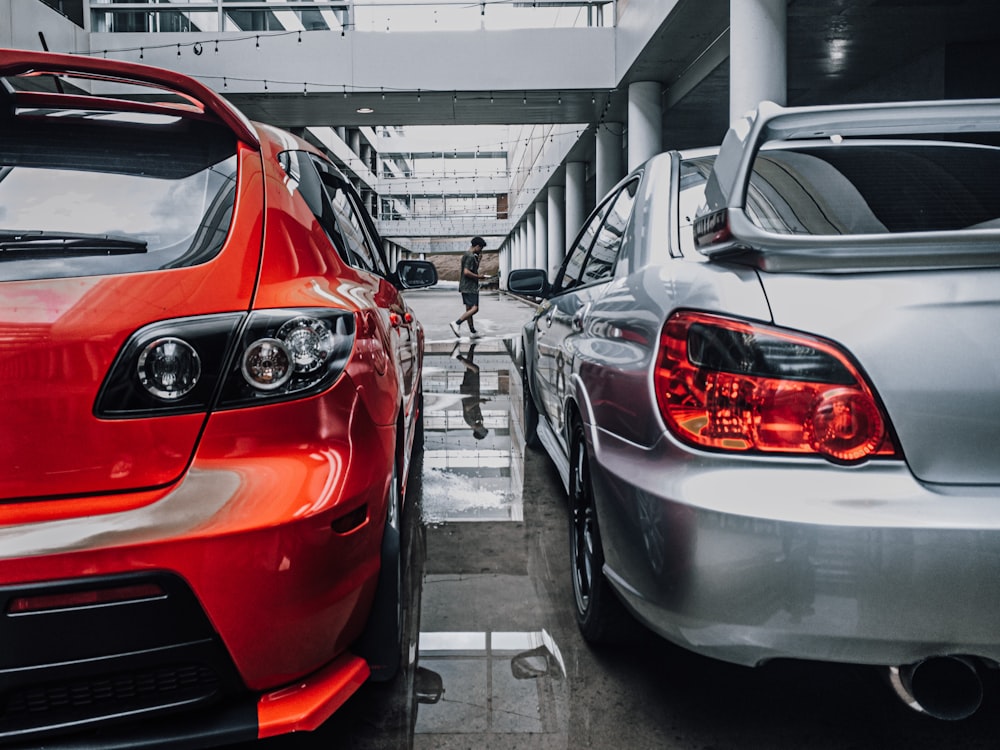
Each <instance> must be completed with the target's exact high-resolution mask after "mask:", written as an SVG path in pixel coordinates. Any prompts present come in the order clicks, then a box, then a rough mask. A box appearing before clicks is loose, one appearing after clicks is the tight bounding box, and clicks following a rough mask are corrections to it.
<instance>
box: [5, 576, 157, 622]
mask: <svg viewBox="0 0 1000 750" xmlns="http://www.w3.org/2000/svg"><path fill="white" fill-rule="evenodd" d="M164 596H166V592H165V591H164V590H163V589H162V588H160V587H159V586H158V585H156V584H155V583H143V584H136V585H133V586H116V587H114V588H108V589H86V590H83V591H68V592H64V593H60V594H39V595H36V596H19V597H17V598H15V599H11V601H10V603H9V604H8V605H7V612H8V613H10V614H12V615H23V614H28V613H31V612H46V611H51V610H54V609H77V608H81V607H97V606H100V605H102V604H118V603H121V602H128V601H139V600H143V599H158V598H161V597H164Z"/></svg>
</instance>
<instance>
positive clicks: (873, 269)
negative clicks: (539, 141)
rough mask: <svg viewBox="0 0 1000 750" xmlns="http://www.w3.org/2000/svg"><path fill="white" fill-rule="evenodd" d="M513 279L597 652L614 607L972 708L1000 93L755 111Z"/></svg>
mask: <svg viewBox="0 0 1000 750" xmlns="http://www.w3.org/2000/svg"><path fill="white" fill-rule="evenodd" d="M508 288H509V290H510V291H513V292H519V293H521V294H526V295H532V296H535V297H537V298H540V299H541V300H542V301H541V304H540V306H539V308H538V311H537V313H536V315H535V316H534V317H533V319H532V320H531V321H530V323H529V324H528V325H527V326H526V327H525V330H524V342H523V343H524V356H525V386H526V388H525V391H526V394H527V397H526V404H525V408H526V419H527V421H528V423H529V429H528V437H529V439H530V440H537V441H539V442H540V443H541V444H542V445H544V447H545V450H546V452H547V453H548V455H549V456H550V457H551V459H552V460H553V462H554V463H555V465H556V467H557V468H558V470H559V473H560V475H561V477H562V481H563V484H564V485H565V489H566V492H567V495H568V503H569V517H570V535H569V537H570V544H569V551H570V555H571V560H572V571H573V589H574V592H575V600H576V614H577V620H578V623H579V626H580V629H581V631H582V633H583V635H584V636H585V637H586V638H587V639H588V640H590V641H593V642H601V641H606V640H613V639H614V638H615V636H616V635H617V634H618V633H620V632H621V626H622V625H623V623H624V622H625V620H623V615H624V613H625V612H628V613H631V615H633V616H634V617H636V618H638V620H640V621H641V622H642V623H644V624H645V625H647V626H648V627H649V628H651V629H652V630H654V631H655V632H657V633H658V634H660V635H661V636H663V637H665V638H667V639H669V640H670V641H673V642H674V643H676V644H679V645H680V646H682V647H684V648H687V649H690V650H692V651H695V652H697V653H700V654H703V655H706V656H709V657H714V658H717V659H722V660H725V661H729V662H734V663H737V664H743V665H759V664H762V663H764V662H767V661H768V660H772V659H778V658H794V659H807V660H820V661H834V662H844V663H854V664H865V665H878V666H880V667H885V668H886V673H887V674H888V676H889V677H890V680H891V682H892V684H893V686H894V687H895V688H896V691H897V693H898V694H899V695H900V697H901V698H903V699H904V700H905V701H906V702H907V703H908V704H909V705H910V706H911V707H913V708H915V709H917V710H920V711H924V712H926V713H928V714H930V715H933V716H936V717H940V718H950V719H956V718H964V717H966V716H968V715H970V714H971V713H972V712H974V711H975V710H976V708H977V707H978V706H979V704H980V702H981V700H982V696H983V680H984V679H985V676H986V675H987V674H990V673H992V674H996V672H995V669H993V670H990V669H989V668H990V667H993V668H996V667H997V662H998V660H1000V626H998V623H1000V101H967V102H924V103H897V104H886V105H853V106H841V107H812V108H787V109H786V108H782V107H778V106H777V105H773V104H770V103H764V104H762V105H761V106H760V108H759V109H758V110H757V112H756V113H755V114H754V116H752V117H749V118H748V119H747V120H745V121H741V122H739V123H737V124H736V125H734V127H733V128H732V129H731V130H730V132H729V134H728V135H727V136H726V139H725V141H724V142H723V145H722V146H721V148H720V149H714V150H699V151H690V152H668V153H663V154H660V155H658V156H655V157H654V158H652V159H650V160H649V161H648V162H647V163H645V164H644V165H643V166H641V167H640V168H638V169H636V170H635V171H634V172H633V173H632V174H630V175H629V176H628V177H626V178H625V179H624V180H622V181H621V182H620V183H619V184H618V185H617V186H616V187H615V188H614V189H613V190H612V191H611V192H610V193H609V194H608V195H607V196H606V197H605V198H604V199H603V200H602V201H601V202H600V204H599V205H598V206H597V208H596V209H595V211H594V212H593V213H592V214H591V216H590V217H589V219H588V220H587V222H586V224H585V225H584V227H583V229H582V230H581V231H580V234H579V235H578V237H577V238H576V240H575V241H574V243H573V245H572V246H571V247H570V248H569V249H568V252H567V257H566V259H565V261H564V263H563V264H562V266H561V268H560V269H559V271H558V272H557V273H556V275H555V278H554V279H552V281H551V283H550V281H549V280H548V279H547V277H546V274H545V273H544V272H543V271H540V270H532V269H522V270H516V271H513V272H511V273H510V277H509V280H508ZM533 422H537V427H535V428H534V429H532V424H533ZM622 605H624V606H622Z"/></svg>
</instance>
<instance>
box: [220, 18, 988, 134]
mask: <svg viewBox="0 0 1000 750" xmlns="http://www.w3.org/2000/svg"><path fill="white" fill-rule="evenodd" d="M626 12H627V10H626ZM787 23H788V25H787V38H788V48H787V54H788V59H787V71H788V74H787V75H788V88H787V103H788V104H791V105H800V104H818V103H825V102H842V101H848V100H850V101H864V100H871V99H875V98H878V99H908V98H941V97H949V98H956V97H966V96H969V97H972V96H976V97H978V96H1000V79H998V77H997V76H996V75H995V74H994V72H993V71H995V70H996V63H997V62H998V61H1000V39H998V37H1000V31H997V29H1000V3H997V2H996V0H954V1H953V2H941V1H937V0H935V1H930V0H790V2H789V4H788V20H787ZM728 24H729V2H728V0H710V1H709V2H706V1H705V0H680V1H679V2H678V3H677V4H676V6H675V8H674V10H673V11H672V12H671V14H670V15H669V16H668V17H667V18H666V19H665V20H664V21H663V23H662V24H661V26H660V28H659V29H658V30H657V31H656V33H654V34H653V35H652V38H651V41H650V42H649V44H648V45H647V47H646V48H645V49H644V50H643V52H642V53H641V54H640V55H639V56H638V58H637V59H636V61H635V63H634V64H633V65H632V66H631V68H630V69H629V70H627V71H626V72H625V74H624V77H623V79H622V80H621V81H620V83H619V85H618V86H617V87H616V88H615V89H613V90H610V91H593V90H586V91H565V90H563V91H554V90H517V91H475V90H466V91H446V92H433V91H423V92H421V95H420V97H419V98H418V97H416V96H414V94H413V92H405V93H398V92H396V93H393V92H385V93H379V92H372V93H367V94H366V93H361V92H355V93H352V94H351V96H350V98H349V99H347V98H345V97H344V96H342V95H340V94H336V93H330V94H320V93H310V95H309V96H301V95H295V94H271V95H263V94H234V95H232V96H231V97H230V98H232V100H233V101H234V103H235V104H237V105H238V106H239V107H241V108H242V109H243V110H244V111H246V112H247V113H248V114H249V115H250V116H251V117H255V118H259V119H262V120H265V121H269V122H275V123H276V124H283V125H286V126H296V125H301V124H303V123H310V124H316V125H326V124H331V123H334V124H337V125H347V126H358V125H373V126H374V125H382V124H384V125H404V126H405V125H478V124H519V123H529V124H530V123H535V124H544V123H587V124H590V125H591V126H593V125H594V124H595V123H599V122H602V121H604V122H625V121H626V120H627V116H626V110H627V87H628V84H629V83H631V82H633V81H650V80H656V81H659V82H660V83H661V84H662V85H663V88H664V98H665V101H666V103H667V104H666V106H665V108H664V127H663V136H664V147H666V148H672V147H685V146H693V145H702V144H705V143H708V142H717V141H718V140H720V139H721V137H722V135H723V134H724V132H725V129H726V127H727V125H728V117H729V109H728V102H729V94H728V91H729V66H728V59H727V57H726V50H727V49H728ZM719 45H726V46H725V47H724V48H721V54H720V46H719ZM553 64H558V61H554V62H553ZM921 65H924V66H926V67H927V69H928V71H930V73H929V75H930V77H932V78H933V77H937V78H938V79H939V80H936V81H933V80H931V81H929V80H928V76H925V75H920V74H919V73H918V74H916V75H914V76H911V77H910V79H911V80H913V79H915V80H919V81H920V86H916V87H912V86H907V85H906V84H905V83H904V84H901V85H900V84H888V85H887V84H886V83H884V82H885V81H887V80H902V81H906V80H908V78H907V76H905V75H904V76H902V77H896V76H894V73H895V72H898V71H899V70H902V69H905V68H906V67H907V66H921ZM365 106H369V107H371V108H373V109H375V110H376V113H377V115H376V116H377V120H376V121H373V120H372V119H371V116H370V115H363V114H359V113H358V112H357V110H358V109H359V108H362V107H365Z"/></svg>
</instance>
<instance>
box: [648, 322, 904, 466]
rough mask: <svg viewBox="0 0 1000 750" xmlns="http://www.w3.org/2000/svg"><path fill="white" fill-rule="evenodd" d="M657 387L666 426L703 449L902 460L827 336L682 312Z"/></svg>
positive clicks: (664, 342) (669, 336)
mask: <svg viewBox="0 0 1000 750" xmlns="http://www.w3.org/2000/svg"><path fill="white" fill-rule="evenodd" d="M654 385H655V388H656V397H657V402H658V404H659V407H660V412H661V414H662V415H663V419H664V420H665V421H666V424H667V427H668V428H669V429H670V430H671V432H673V433H674V434H675V435H677V436H678V437H679V438H681V439H682V440H684V441H686V442H688V443H691V444H693V445H696V446H698V447H703V448H711V449H717V450H726V451H745V452H762V453H793V454H811V455H821V456H824V457H826V458H828V459H830V460H832V461H837V462H843V463H856V462H858V461H863V460H865V459H867V458H870V457H872V456H896V455H897V451H896V447H895V445H894V443H893V440H892V438H891V435H890V430H889V428H888V421H887V419H886V417H885V415H884V414H883V413H882V409H881V408H880V407H879V405H878V403H877V402H876V400H875V396H874V394H873V393H872V391H871V389H870V388H869V387H868V385H867V384H866V383H865V380H864V378H862V377H861V375H860V373H859V372H858V370H857V369H856V368H855V367H854V365H853V364H852V363H851V361H850V360H849V359H848V357H847V356H846V355H845V354H844V353H843V352H842V351H840V350H839V349H838V348H837V347H836V346H835V345H833V344H831V343H829V342H826V341H823V340H821V339H817V338H813V337H810V336H805V335H802V334H797V333H792V332H788V331H783V330H780V329H777V328H771V327H768V326H762V325H758V324H751V323H747V322H744V321H739V320H731V319H728V318H722V317H718V316H713V315H706V314H702V313H694V312H681V313H676V314H675V315H673V316H671V318H670V319H669V320H668V321H667V323H666V325H665V326H664V328H663V333H662V334H661V349H660V357H659V362H658V363H657V367H656V371H655V374H654Z"/></svg>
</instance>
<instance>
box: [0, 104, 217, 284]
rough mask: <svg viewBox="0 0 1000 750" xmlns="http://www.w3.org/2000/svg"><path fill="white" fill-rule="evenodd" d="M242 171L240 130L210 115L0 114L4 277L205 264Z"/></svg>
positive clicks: (0, 219)
mask: <svg viewBox="0 0 1000 750" xmlns="http://www.w3.org/2000/svg"><path fill="white" fill-rule="evenodd" d="M236 170H237V159H236V141H235V138H234V136H233V135H232V134H231V133H229V132H228V131H226V130H225V129H223V128H221V127H218V126H214V125H210V124H205V123H198V122H192V121H174V122H145V123H134V122H128V123H126V122H117V121H115V120H114V119H113V118H108V117H107V116H104V117H102V118H100V119H89V118H87V117H86V116H82V117H81V116H69V117H58V118H56V117H51V118H46V117H44V116H42V117H34V118H31V121H30V123H25V122H21V121H19V120H18V119H12V120H8V121H6V122H3V123H0V278H3V279H43V278H55V277H67V276H92V275H106V274H119V273H132V272H139V271H151V270H156V269H161V268H176V267H183V266H189V265H195V264H198V263H203V262H205V261H207V260H209V259H210V258H212V257H214V256H215V255H216V254H217V253H218V252H219V250H220V248H221V247H222V243H223V241H224V240H225V237H226V235H227V233H228V230H229V222H230V219H231V216H232V211H233V205H234V200H235V195H236Z"/></svg>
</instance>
